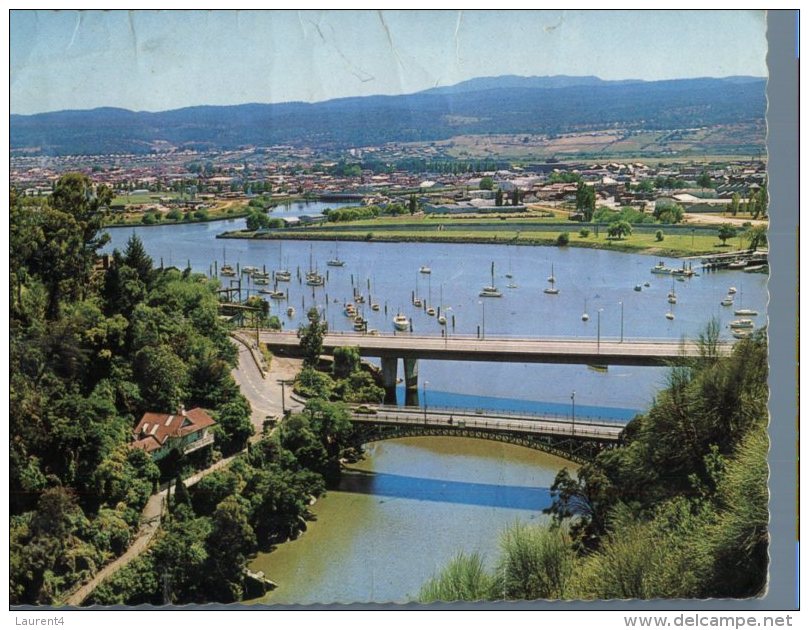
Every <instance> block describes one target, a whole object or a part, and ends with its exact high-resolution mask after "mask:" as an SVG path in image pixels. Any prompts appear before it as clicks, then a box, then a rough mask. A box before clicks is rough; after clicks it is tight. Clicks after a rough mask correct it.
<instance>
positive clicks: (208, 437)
mask: <svg viewBox="0 0 809 630" xmlns="http://www.w3.org/2000/svg"><path fill="white" fill-rule="evenodd" d="M215 424H216V421H214V419H213V418H211V417H210V416H209V415H208V414H207V413H206V412H205V410H204V409H202V408H201V407H196V408H194V409H190V410H188V411H186V410H185V407H183V406H182V405H181V406H180V408H179V409H178V410H177V413H175V414H166V413H155V412H151V411H147V412H146V413H145V414H143V417H142V418H141V419H140V422H139V423H138V426H136V427H135V430H134V432H133V436H132V440H133V442H132V444H131V446H132V448H140V449H143V450H144V451H146V452H147V453H149V455H151V456H152V459H153V460H155V461H157V460H160V459H163V458H164V457H165V456H166V455H168V454H169V453H170V452H171V451H172V450H174V449H177V450H179V451H180V452H182V453H183V454H184V455H185V454H188V453H192V452H194V451H196V450H199V449H201V448H203V447H204V446H208V445H209V444H213V441H214V436H213V433H211V432H210V431H209V430H208V429H209V428H210V427H212V426H213V425H215Z"/></svg>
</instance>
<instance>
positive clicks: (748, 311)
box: [733, 308, 758, 317]
mask: <svg viewBox="0 0 809 630" xmlns="http://www.w3.org/2000/svg"><path fill="white" fill-rule="evenodd" d="M733 314H734V315H742V316H746V317H755V316H756V315H758V311H755V310H753V309H752V308H737V309H736V310H735V311H733Z"/></svg>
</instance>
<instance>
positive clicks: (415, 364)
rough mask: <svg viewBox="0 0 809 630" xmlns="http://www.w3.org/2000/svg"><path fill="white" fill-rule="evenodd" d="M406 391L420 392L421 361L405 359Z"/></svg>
mask: <svg viewBox="0 0 809 630" xmlns="http://www.w3.org/2000/svg"><path fill="white" fill-rule="evenodd" d="M404 371H405V389H411V390H413V391H418V388H419V360H418V359H405V360H404Z"/></svg>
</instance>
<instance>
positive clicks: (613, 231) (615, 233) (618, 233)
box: [607, 221, 632, 240]
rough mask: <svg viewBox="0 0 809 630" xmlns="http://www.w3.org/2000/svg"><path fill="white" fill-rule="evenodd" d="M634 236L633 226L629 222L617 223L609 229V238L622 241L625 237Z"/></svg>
mask: <svg viewBox="0 0 809 630" xmlns="http://www.w3.org/2000/svg"><path fill="white" fill-rule="evenodd" d="M630 234H632V226H631V225H630V224H629V222H628V221H616V222H615V223H610V225H609V226H608V227H607V236H609V237H610V238H617V239H618V240H621V239H622V238H623V237H624V236H629V235H630Z"/></svg>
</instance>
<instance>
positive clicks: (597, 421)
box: [369, 405, 631, 426]
mask: <svg viewBox="0 0 809 630" xmlns="http://www.w3.org/2000/svg"><path fill="white" fill-rule="evenodd" d="M375 408H376V409H377V410H378V411H377V413H383V412H387V413H414V414H415V413H422V414H423V413H424V407H423V406H420V407H407V406H405V407H399V406H398V405H379V406H377V407H375ZM431 413H436V414H439V413H440V414H444V415H452V416H462V417H472V418H480V417H483V418H485V417H487V416H489V417H491V416H494V417H498V418H507V417H508V418H510V417H515V418H520V419H523V420H535V421H538V422H541V421H546V422H559V423H567V424H570V423H572V422H573V416H572V415H571V414H569V413H554V412H548V413H544V412H543V413H535V412H531V411H520V410H511V409H486V408H476V407H475V408H472V407H442V406H440V405H428V406H427V414H428V415H429V414H431ZM369 415H373V414H369ZM630 420H631V418H608V417H606V416H593V415H588V414H582V415H581V416H580V415H579V414H576V417H575V424H592V425H602V426H603V425H606V426H623V425H624V424H626V423H627V422H629V421H630Z"/></svg>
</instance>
